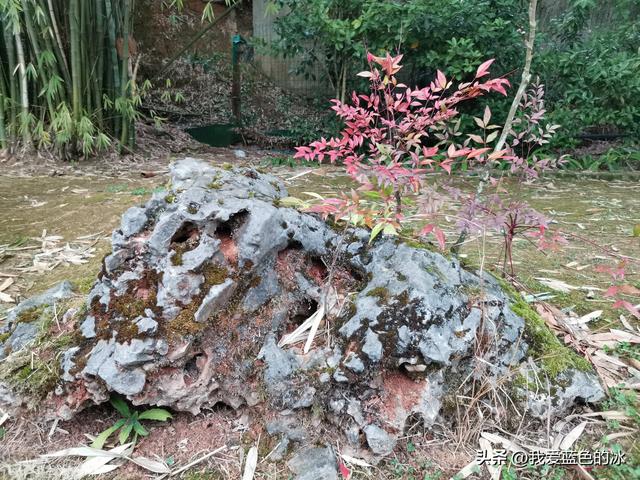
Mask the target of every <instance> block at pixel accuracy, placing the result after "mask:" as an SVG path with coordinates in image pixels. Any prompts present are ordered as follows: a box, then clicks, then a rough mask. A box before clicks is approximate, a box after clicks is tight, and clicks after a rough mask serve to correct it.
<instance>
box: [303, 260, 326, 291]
mask: <svg viewBox="0 0 640 480" xmlns="http://www.w3.org/2000/svg"><path fill="white" fill-rule="evenodd" d="M307 273H308V274H309V276H310V277H311V278H313V279H314V280H315V282H316V283H317V284H318V285H322V284H323V283H324V280H325V278H327V267H326V265H325V264H324V262H323V261H322V260H321V259H320V258H318V257H311V258H310V259H309V267H308V269H307Z"/></svg>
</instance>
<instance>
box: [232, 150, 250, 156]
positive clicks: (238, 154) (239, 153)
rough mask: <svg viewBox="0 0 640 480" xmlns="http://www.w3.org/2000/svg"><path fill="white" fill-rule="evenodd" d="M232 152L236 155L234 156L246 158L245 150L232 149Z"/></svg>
mask: <svg viewBox="0 0 640 480" xmlns="http://www.w3.org/2000/svg"><path fill="white" fill-rule="evenodd" d="M233 154H234V155H235V156H236V158H247V152H245V151H244V150H239V149H238V150H234V151H233Z"/></svg>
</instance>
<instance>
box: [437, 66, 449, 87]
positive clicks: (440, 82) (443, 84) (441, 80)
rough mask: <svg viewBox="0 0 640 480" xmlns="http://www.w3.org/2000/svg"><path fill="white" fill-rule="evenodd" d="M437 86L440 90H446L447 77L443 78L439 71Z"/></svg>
mask: <svg viewBox="0 0 640 480" xmlns="http://www.w3.org/2000/svg"><path fill="white" fill-rule="evenodd" d="M438 86H439V87H440V88H447V77H445V76H444V73H442V72H441V71H440V70H438Z"/></svg>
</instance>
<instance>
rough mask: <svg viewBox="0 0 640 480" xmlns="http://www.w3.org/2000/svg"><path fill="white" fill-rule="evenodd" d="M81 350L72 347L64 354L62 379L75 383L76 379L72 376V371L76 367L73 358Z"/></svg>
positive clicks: (61, 363) (61, 364) (61, 365)
mask: <svg viewBox="0 0 640 480" xmlns="http://www.w3.org/2000/svg"><path fill="white" fill-rule="evenodd" d="M78 350H80V347H71V348H70V349H68V350H66V351H65V352H64V353H63V354H62V361H61V362H60V367H61V368H62V379H63V380H65V381H67V382H73V380H74V378H73V375H71V373H70V371H71V369H72V368H73V367H74V366H75V365H76V364H75V362H74V361H73V356H74V355H75V354H76V353H77V352H78Z"/></svg>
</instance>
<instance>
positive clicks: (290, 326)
mask: <svg viewBox="0 0 640 480" xmlns="http://www.w3.org/2000/svg"><path fill="white" fill-rule="evenodd" d="M317 310H318V302H316V301H315V300H313V299H311V298H307V299H305V300H304V301H302V302H301V303H299V304H297V305H296V308H295V310H293V311H292V313H291V316H290V317H289V321H288V322H287V331H290V332H291V331H293V330H295V329H296V328H298V327H299V326H300V325H302V323H303V322H304V321H305V320H306V319H307V318H309V317H310V316H311V315H313V314H314V313H315V312H316V311H317Z"/></svg>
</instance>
